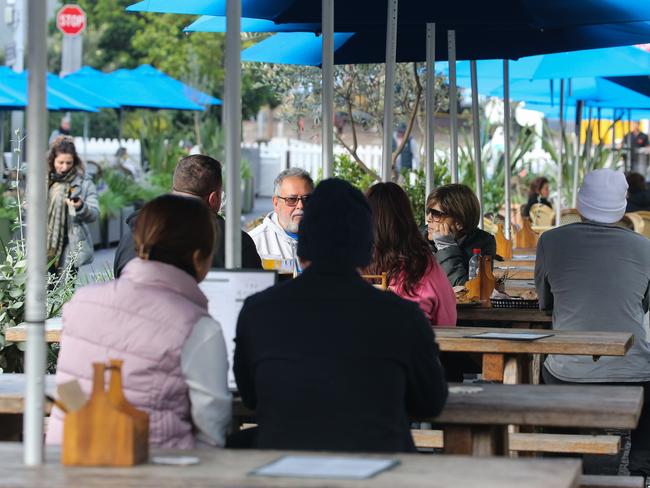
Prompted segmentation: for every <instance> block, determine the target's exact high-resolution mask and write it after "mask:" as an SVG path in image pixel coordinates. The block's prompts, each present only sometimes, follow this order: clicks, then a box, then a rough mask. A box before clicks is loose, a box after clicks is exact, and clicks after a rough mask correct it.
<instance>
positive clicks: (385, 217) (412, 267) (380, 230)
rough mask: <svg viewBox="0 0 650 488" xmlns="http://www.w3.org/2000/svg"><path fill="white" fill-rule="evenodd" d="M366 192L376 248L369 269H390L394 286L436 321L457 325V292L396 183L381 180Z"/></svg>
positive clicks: (391, 283) (371, 270) (435, 323)
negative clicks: (421, 231)
mask: <svg viewBox="0 0 650 488" xmlns="http://www.w3.org/2000/svg"><path fill="white" fill-rule="evenodd" d="M366 196H367V197H368V201H369V202H370V207H371V209H372V218H373V225H374V242H375V244H374V251H373V258H372V262H371V263H370V265H369V266H368V268H366V270H365V272H367V273H370V274H381V273H387V275H388V283H389V286H390V289H391V290H392V291H393V292H395V293H396V294H397V295H399V296H401V297H402V298H405V299H407V300H411V301H413V302H416V303H417V304H418V305H419V306H420V308H421V309H422V311H423V312H424V315H426V317H427V318H428V319H429V321H430V322H431V324H432V325H444V326H454V325H456V296H455V295H454V290H453V289H452V287H451V285H450V284H449V280H447V276H446V275H445V272H444V271H443V270H442V268H441V267H440V265H439V264H438V263H437V261H436V260H435V258H434V257H433V255H432V253H431V248H430V247H429V244H428V243H427V241H426V240H425V239H424V237H423V236H422V234H421V233H420V231H419V230H418V226H417V224H416V223H415V218H414V217H413V210H412V208H411V202H410V201H409V199H408V196H407V195H406V193H405V192H404V190H402V188H401V187H400V186H399V185H397V184H395V183H377V184H376V185H373V186H372V187H370V189H369V190H368V192H367V194H366Z"/></svg>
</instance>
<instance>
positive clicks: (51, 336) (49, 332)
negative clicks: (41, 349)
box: [5, 317, 63, 343]
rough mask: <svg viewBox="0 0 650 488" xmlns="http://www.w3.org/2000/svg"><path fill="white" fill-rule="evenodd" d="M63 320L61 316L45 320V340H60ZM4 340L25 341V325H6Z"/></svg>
mask: <svg viewBox="0 0 650 488" xmlns="http://www.w3.org/2000/svg"><path fill="white" fill-rule="evenodd" d="M62 327H63V321H62V320H61V317H55V318H53V319H47V320H46V321H45V341H46V342H49V343H52V342H61V329H62ZM5 341H7V342H25V341H27V325H26V324H20V325H17V326H15V327H8V328H6V329H5Z"/></svg>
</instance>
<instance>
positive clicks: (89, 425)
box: [61, 360, 149, 467]
mask: <svg viewBox="0 0 650 488" xmlns="http://www.w3.org/2000/svg"><path fill="white" fill-rule="evenodd" d="M106 369H109V370H110V371H111V376H110V381H109V387H108V391H106V389H105V384H104V373H105V371H106ZM62 447H63V449H62V451H63V452H62V456H61V461H62V463H63V464H64V465H65V466H121V467H124V466H134V465H136V464H141V463H144V462H147V460H148V458H149V415H148V414H147V413H146V412H143V411H140V410H138V409H136V408H135V407H134V406H133V405H131V404H130V403H129V402H128V401H127V399H126V398H125V397H124V392H123V390H122V361H118V360H110V365H109V366H108V368H107V366H106V365H105V364H103V363H93V390H92V394H91V396H90V398H89V400H88V402H86V404H85V405H84V406H83V407H81V408H80V409H79V410H77V411H74V412H69V413H67V414H66V416H65V422H64V426H63V446H62Z"/></svg>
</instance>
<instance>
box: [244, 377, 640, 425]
mask: <svg viewBox="0 0 650 488" xmlns="http://www.w3.org/2000/svg"><path fill="white" fill-rule="evenodd" d="M642 406H643V388H641V387H639V386H600V385H578V386H574V385H571V386H567V385H503V384H499V383H476V384H468V383H464V384H460V383H450V385H449V396H448V398H447V403H446V404H445V407H444V409H443V410H442V412H441V413H440V415H438V416H437V417H435V418H426V419H413V420H420V421H427V422H432V423H434V424H437V425H449V424H455V425H499V426H502V425H510V424H514V425H531V426H539V427H575V428H598V429H601V428H602V429H607V428H612V429H633V428H635V427H636V426H637V423H638V422H639V416H640V415H641V407H642ZM233 415H234V416H235V417H244V418H254V417H255V413H254V412H252V411H250V410H249V409H247V408H246V407H245V406H244V405H243V404H242V402H241V399H240V398H239V397H236V398H235V399H234V400H233Z"/></svg>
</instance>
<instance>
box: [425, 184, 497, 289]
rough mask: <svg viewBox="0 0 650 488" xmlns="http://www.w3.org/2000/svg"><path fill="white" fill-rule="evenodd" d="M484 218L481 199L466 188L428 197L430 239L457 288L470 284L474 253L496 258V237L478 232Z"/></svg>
mask: <svg viewBox="0 0 650 488" xmlns="http://www.w3.org/2000/svg"><path fill="white" fill-rule="evenodd" d="M480 215H481V210H480V205H479V202H478V198H476V195H475V194H474V192H473V191H472V190H471V189H470V188H469V187H468V186H466V185H459V184H452V185H444V186H440V187H438V188H436V189H435V190H433V191H432V192H431V194H430V195H429V196H428V197H427V237H428V239H429V241H430V244H432V246H433V250H434V253H435V256H436V259H437V261H438V263H440V265H441V266H442V268H443V269H444V270H445V273H446V274H447V278H448V279H449V282H450V283H451V284H452V285H453V286H456V285H464V284H465V282H466V281H467V280H468V275H469V260H470V258H471V257H472V251H473V250H474V249H480V250H481V254H482V255H484V256H486V255H487V256H493V257H494V256H495V255H496V250H497V245H496V241H495V239H494V236H493V235H492V234H489V233H488V232H485V231H483V230H481V229H479V228H478V224H479V219H480Z"/></svg>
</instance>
